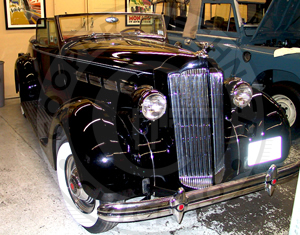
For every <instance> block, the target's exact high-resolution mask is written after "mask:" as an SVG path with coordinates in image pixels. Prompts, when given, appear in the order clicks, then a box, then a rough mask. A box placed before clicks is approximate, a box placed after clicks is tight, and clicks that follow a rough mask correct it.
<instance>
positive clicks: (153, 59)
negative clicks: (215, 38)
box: [15, 13, 299, 232]
mask: <svg viewBox="0 0 300 235" xmlns="http://www.w3.org/2000/svg"><path fill="white" fill-rule="evenodd" d="M134 20H135V21H134ZM137 21H138V23H139V24H138V25H137V26H132V25H131V24H133V23H132V22H134V23H136V22H137ZM126 27H127V28H126ZM128 27H129V28H128ZM31 45H32V49H33V52H32V54H31V55H30V54H19V57H18V59H17V61H16V69H15V75H16V90H17V92H19V93H20V98H21V107H22V110H23V111H24V114H25V115H26V117H27V118H28V119H29V121H30V122H31V124H32V126H33V128H34V130H35V131H36V134H37V136H38V138H39V140H40V142H41V146H42V148H43V149H44V151H45V153H46V155H47V157H48V158H49V161H50V163H51V164H52V166H53V168H54V169H56V170H57V174H58V179H59V185H60V188H61V191H62V194H63V197H64V199H65V201H66V203H67V206H68V208H69V210H70V212H71V214H72V215H73V217H74V218H75V219H76V220H77V221H78V222H79V223H80V224H81V225H82V226H83V227H85V228H86V229H87V230H89V231H90V232H103V231H106V230H108V229H111V228H112V227H114V226H115V225H116V223H117V222H130V221H138V220H145V219H151V218H157V217H161V216H166V215H171V214H173V215H175V217H176V218H177V220H178V222H180V221H181V219H182V216H183V213H184V212H185V211H188V210H192V209H196V208H199V207H202V206H206V205H209V204H212V203H216V202H219V201H224V200H227V199H230V198H233V197H236V196H239V195H244V194H247V193H250V192H254V191H257V190H261V189H264V188H266V189H267V191H268V192H269V194H272V192H273V190H274V185H275V184H276V182H277V181H279V182H283V181H284V180H285V179H287V178H289V177H292V176H294V175H295V174H297V171H298V167H299V162H297V163H292V164H290V165H285V164H284V160H285V159H286V158H287V157H288V153H289V149H290V144H291V143H290V129H289V125H288V122H287V119H286V116H285V114H284V111H283V110H282V109H281V108H280V107H279V105H278V104H277V103H276V102H275V101H274V100H273V99H271V98H270V97H268V96H267V95H266V94H264V93H262V92H260V91H258V90H256V89H252V88H251V86H250V85H249V84H247V83H246V82H243V81H242V80H241V79H239V78H231V79H224V76H223V71H222V70H221V69H220V68H219V67H218V65H217V64H216V63H215V61H214V60H212V59H210V58H209V57H208V56H207V54H206V53H205V51H199V52H196V53H194V52H190V51H187V50H183V49H180V48H178V47H176V46H172V45H170V44H168V42H167V38H166V30H165V23H164V20H163V17H162V16H161V15H156V14H150V15H149V14H147V15H146V14H134V15H132V14H127V15H125V14H124V13H108V14H104V13H103V14H102V13H98V14H75V15H62V16H55V17H54V18H49V19H40V20H39V21H38V23H37V33H36V37H35V38H33V39H32V40H31ZM274 164H276V165H277V166H278V167H280V168H278V170H277V166H276V165H274ZM132 199H135V201H131V200H132ZM136 199H139V200H138V201H136ZM74 211H75V212H74ZM77 216H79V219H78V218H77ZM86 220H88V222H86Z"/></svg>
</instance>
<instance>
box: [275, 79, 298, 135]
mask: <svg viewBox="0 0 300 235" xmlns="http://www.w3.org/2000/svg"><path fill="white" fill-rule="evenodd" d="M271 91H272V98H273V99H274V100H275V101H276V102H277V103H278V104H279V105H280V106H281V107H282V108H283V109H284V110H285V113H286V116H287V119H288V121H289V123H290V127H291V131H292V135H293V137H296V136H297V134H298V132H299V129H300V93H299V91H298V90H296V89H295V88H294V87H292V86H290V85H287V84H274V85H273V86H272V90H271Z"/></svg>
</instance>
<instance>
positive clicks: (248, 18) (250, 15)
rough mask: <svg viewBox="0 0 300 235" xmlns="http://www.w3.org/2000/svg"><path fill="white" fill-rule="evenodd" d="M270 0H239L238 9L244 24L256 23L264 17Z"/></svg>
mask: <svg viewBox="0 0 300 235" xmlns="http://www.w3.org/2000/svg"><path fill="white" fill-rule="evenodd" d="M270 2H271V1H267V0H257V1H248V2H244V1H239V10H240V14H241V17H242V20H243V23H244V24H246V25H258V24H259V23H260V22H261V20H262V18H263V17H264V15H265V13H266V11H267V9H268V7H269V5H270Z"/></svg>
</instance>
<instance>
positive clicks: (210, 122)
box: [168, 69, 224, 188]
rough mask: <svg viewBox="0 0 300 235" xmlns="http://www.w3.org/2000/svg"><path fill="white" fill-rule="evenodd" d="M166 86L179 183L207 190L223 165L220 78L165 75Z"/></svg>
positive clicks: (198, 73)
mask: <svg viewBox="0 0 300 235" xmlns="http://www.w3.org/2000/svg"><path fill="white" fill-rule="evenodd" d="M168 85H169V90H170V95H171V103H172V114H173V121H174V129H175V140H176V148H177V149H176V150H177V158H178V168H179V178H180V181H181V183H182V184H184V185H186V186H188V187H191V188H205V187H209V186H210V185H212V184H213V177H214V172H215V171H219V170H220V169H221V168H222V167H223V164H224V161H223V160H224V159H223V158H221V157H220V156H223V152H222V151H221V150H222V148H224V147H223V146H224V144H223V142H224V139H223V137H224V134H223V124H222V122H223V118H222V116H223V111H222V107H223V97H222V94H223V88H222V87H223V76H222V74H221V73H220V74H218V73H212V74H210V73H209V71H208V70H207V69H191V70H187V71H184V72H182V73H181V74H179V73H175V74H171V75H169V78H168ZM210 86H211V88H210V91H209V87H210ZM220 120H222V121H220ZM212 131H213V133H214V135H215V136H217V138H214V139H213V140H212V139H211V138H212V134H213V133H212ZM212 144H213V147H212ZM213 151H214V152H215V153H216V154H213ZM213 157H214V159H213Z"/></svg>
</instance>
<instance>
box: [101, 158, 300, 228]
mask: <svg viewBox="0 0 300 235" xmlns="http://www.w3.org/2000/svg"><path fill="white" fill-rule="evenodd" d="M299 167H300V161H297V162H296V163H292V164H289V165H286V166H283V167H281V168H278V179H277V182H278V183H284V182H286V181H287V180H290V179H291V178H293V177H296V176H297V175H298V172H299ZM266 175H267V173H260V174H257V175H253V176H249V177H247V178H242V179H238V180H234V181H230V182H226V183H222V184H218V185H214V186H211V187H209V188H204V189H199V190H193V191H189V192H184V190H183V189H182V188H180V189H178V192H177V193H176V194H175V195H173V196H168V197H162V198H156V199H152V200H145V201H139V202H127V203H109V204H101V205H100V206H99V207H98V216H99V218H100V219H103V220H105V221H109V222H119V223H121V222H134V221H141V220H148V219H154V218H159V217H164V216H168V215H173V216H174V217H175V218H176V220H177V221H178V222H179V223H180V222H181V219H182V216H183V213H184V212H186V211H190V210H194V209H197V208H201V207H204V206H208V205H212V204H215V203H218V202H222V201H226V200H229V199H232V198H235V197H239V196H243V195H246V194H249V193H252V192H256V191H259V190H263V189H265V187H266Z"/></svg>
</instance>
